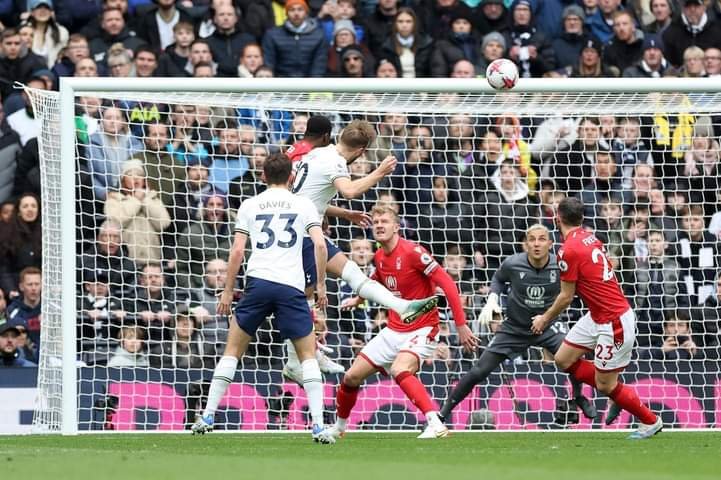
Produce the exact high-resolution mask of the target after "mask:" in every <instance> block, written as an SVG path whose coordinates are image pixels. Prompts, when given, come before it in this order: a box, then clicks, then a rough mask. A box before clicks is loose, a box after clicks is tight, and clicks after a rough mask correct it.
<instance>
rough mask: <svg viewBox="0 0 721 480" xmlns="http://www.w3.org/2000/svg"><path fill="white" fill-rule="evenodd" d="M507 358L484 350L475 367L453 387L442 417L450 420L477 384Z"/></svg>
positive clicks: (444, 405) (442, 409) (442, 410)
mask: <svg viewBox="0 0 721 480" xmlns="http://www.w3.org/2000/svg"><path fill="white" fill-rule="evenodd" d="M505 358H506V357H505V356H504V355H499V354H497V353H493V352H489V351H488V350H486V351H484V352H483V354H482V355H481V358H479V359H478V361H477V362H476V363H474V364H473V367H471V369H470V370H469V371H468V372H467V373H466V374H465V375H463V376H462V377H461V379H460V380H459V381H458V384H457V385H456V386H455V387H454V388H453V391H452V392H451V394H450V395H449V396H448V398H447V399H446V401H445V403H444V404H443V408H441V417H443V418H444V420H449V417H450V415H451V412H452V411H453V409H454V408H456V405H458V404H459V403H461V402H462V401H463V399H464V398H466V397H467V396H468V394H469V393H471V391H472V390H473V389H474V388H475V387H476V385H478V384H479V383H481V382H482V381H484V380H485V379H486V378H487V377H488V375H490V373H491V372H492V371H493V370H495V369H496V367H498V365H500V364H501V362H503V360H504V359H505Z"/></svg>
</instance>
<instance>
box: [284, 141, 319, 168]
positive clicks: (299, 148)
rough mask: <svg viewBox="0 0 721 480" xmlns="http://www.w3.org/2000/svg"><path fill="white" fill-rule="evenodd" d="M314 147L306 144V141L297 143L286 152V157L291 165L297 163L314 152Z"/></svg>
mask: <svg viewBox="0 0 721 480" xmlns="http://www.w3.org/2000/svg"><path fill="white" fill-rule="evenodd" d="M313 148H314V147H313V145H311V144H310V143H308V142H306V141H305V140H299V141H297V142H295V143H294V144H293V145H291V146H290V147H289V148H288V150H287V151H286V152H285V154H286V156H287V157H288V158H289V159H290V162H291V163H295V162H297V161H298V160H300V159H301V158H303V156H304V155H305V154H306V153H308V152H310V151H311V150H313Z"/></svg>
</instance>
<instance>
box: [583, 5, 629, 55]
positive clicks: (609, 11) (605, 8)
mask: <svg viewBox="0 0 721 480" xmlns="http://www.w3.org/2000/svg"><path fill="white" fill-rule="evenodd" d="M621 10H623V8H622V7H621V0H598V9H597V10H596V12H595V13H594V14H592V15H591V14H588V13H587V14H586V28H587V29H588V30H589V33H590V34H591V37H592V38H595V39H597V40H598V41H599V42H601V44H602V45H603V44H605V43H606V42H608V41H609V40H611V37H612V36H613V15H614V14H615V13H616V12H618V11H621Z"/></svg>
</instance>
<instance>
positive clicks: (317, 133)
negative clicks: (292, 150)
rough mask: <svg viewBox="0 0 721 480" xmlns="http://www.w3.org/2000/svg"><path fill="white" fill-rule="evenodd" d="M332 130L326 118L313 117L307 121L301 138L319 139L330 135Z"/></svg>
mask: <svg viewBox="0 0 721 480" xmlns="http://www.w3.org/2000/svg"><path fill="white" fill-rule="evenodd" d="M332 130H333V126H332V125H331V123H330V120H329V119H328V117H324V116H323V115H313V116H312V117H310V118H309V119H308V126H307V127H306V130H305V133H304V134H303V138H309V139H310V138H321V137H322V136H324V135H330V134H331V131H332Z"/></svg>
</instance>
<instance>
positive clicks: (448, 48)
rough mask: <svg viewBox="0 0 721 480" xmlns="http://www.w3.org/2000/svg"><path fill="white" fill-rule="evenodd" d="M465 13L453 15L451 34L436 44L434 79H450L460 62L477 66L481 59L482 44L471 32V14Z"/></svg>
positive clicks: (432, 57) (433, 56)
mask: <svg viewBox="0 0 721 480" xmlns="http://www.w3.org/2000/svg"><path fill="white" fill-rule="evenodd" d="M463 12H464V11H463V10H461V11H457V12H454V13H453V14H452V16H451V30H450V32H449V33H448V35H447V37H446V38H443V39H441V40H438V41H437V42H436V44H435V47H434V49H433V54H432V55H431V75H432V76H434V77H448V76H449V75H450V74H451V72H452V68H453V66H454V65H455V64H456V63H457V62H458V61H459V60H467V61H469V62H471V65H475V64H477V63H478V61H479V60H480V58H481V44H480V42H479V41H478V38H476V36H475V35H474V34H473V32H472V31H471V29H472V28H473V27H472V25H471V15H470V12H467V13H465V14H464V13H463Z"/></svg>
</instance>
